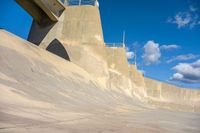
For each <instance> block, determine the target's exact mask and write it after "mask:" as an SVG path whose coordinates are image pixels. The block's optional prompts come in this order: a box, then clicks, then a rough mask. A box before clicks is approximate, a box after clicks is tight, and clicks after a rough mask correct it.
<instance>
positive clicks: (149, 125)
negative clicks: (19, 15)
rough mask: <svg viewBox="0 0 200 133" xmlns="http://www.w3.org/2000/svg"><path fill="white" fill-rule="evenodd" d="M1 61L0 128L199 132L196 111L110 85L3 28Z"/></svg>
mask: <svg viewBox="0 0 200 133" xmlns="http://www.w3.org/2000/svg"><path fill="white" fill-rule="evenodd" d="M0 66H1V67H0V92H1V93H0V132H1V133H27V132H28V133H36V132H39V133H46V132H47V133H66V132H69V133H72V132H76V133H79V132H80V133H88V132H91V133H99V132H109V133H133V132H139V133H188V132H193V133H199V132H200V128H199V123H200V113H198V112H186V111H184V112H182V111H178V110H176V109H174V108H172V109H171V110H166V109H161V108H159V107H158V108H157V107H155V106H152V105H150V104H146V103H144V102H141V101H139V100H137V99H134V98H132V97H129V96H127V95H126V92H125V90H124V91H121V92H118V91H115V90H114V89H113V90H109V89H107V88H105V87H104V86H103V85H102V84H101V83H100V82H98V81H97V80H96V78H95V77H93V76H91V75H90V74H89V73H88V72H86V71H85V70H84V69H82V68H81V67H78V66H77V65H75V64H74V63H71V62H68V61H66V60H64V59H62V58H60V57H58V56H56V55H54V54H51V53H50V52H48V51H46V50H44V49H41V48H40V47H38V46H35V45H34V44H32V43H29V42H27V41H25V40H22V39H20V38H19V37H16V36H14V35H12V34H10V33H8V32H6V31H4V30H0ZM163 87H165V86H163ZM165 96H167V93H166V95H165Z"/></svg>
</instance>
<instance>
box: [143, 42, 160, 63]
mask: <svg viewBox="0 0 200 133" xmlns="http://www.w3.org/2000/svg"><path fill="white" fill-rule="evenodd" d="M160 57H161V53H160V48H159V44H158V43H155V42H154V41H148V42H147V43H146V44H145V46H144V54H143V56H142V58H143V60H144V63H145V65H151V64H156V63H158V62H159V59H160Z"/></svg>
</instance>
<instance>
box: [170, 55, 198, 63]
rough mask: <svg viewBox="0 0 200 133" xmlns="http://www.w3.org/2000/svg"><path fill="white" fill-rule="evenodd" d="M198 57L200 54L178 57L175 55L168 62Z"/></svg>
mask: <svg viewBox="0 0 200 133" xmlns="http://www.w3.org/2000/svg"><path fill="white" fill-rule="evenodd" d="M198 57H199V55H194V54H187V55H179V56H176V57H173V58H171V59H169V60H167V63H171V62H174V61H186V60H191V59H196V58H198Z"/></svg>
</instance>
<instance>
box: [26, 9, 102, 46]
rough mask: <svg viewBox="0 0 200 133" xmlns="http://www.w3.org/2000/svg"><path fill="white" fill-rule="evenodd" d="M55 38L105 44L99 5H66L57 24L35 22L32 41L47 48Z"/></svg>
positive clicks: (31, 32)
mask: <svg viewBox="0 0 200 133" xmlns="http://www.w3.org/2000/svg"><path fill="white" fill-rule="evenodd" d="M54 39H58V40H59V41H61V42H65V43H67V44H91V45H104V38H103V32H102V26H101V20H100V13H99V9H98V7H96V6H66V7H65V11H64V12H63V13H62V15H61V16H60V17H59V18H58V22H57V23H55V24H51V25H45V26H41V25H40V24H38V23H36V22H33V25H32V27H31V31H30V35H29V38H28V40H29V41H30V42H32V43H34V44H37V45H40V46H41V47H42V48H44V49H46V48H47V47H48V45H49V44H50V43H51V41H53V40H54Z"/></svg>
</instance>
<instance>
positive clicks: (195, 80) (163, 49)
mask: <svg viewBox="0 0 200 133" xmlns="http://www.w3.org/2000/svg"><path fill="white" fill-rule="evenodd" d="M99 4H100V13H101V20H102V26H103V32H104V39H105V42H107V43H110V42H122V33H123V31H124V30H125V31H126V46H127V47H128V49H129V50H128V51H127V55H128V56H129V62H130V63H131V62H133V61H134V60H133V58H132V57H133V56H132V55H133V49H134V48H136V49H137V57H138V58H137V62H138V69H140V70H143V71H145V75H146V76H147V77H151V78H154V79H157V80H161V81H164V82H170V83H173V84H176V85H180V86H183V87H193V88H200V1H199V0H123V1H122V0H115V1H114V0H99ZM0 13H1V17H0V27H1V28H4V29H6V30H8V31H10V32H12V33H14V34H16V35H18V36H21V37H22V38H24V39H26V38H27V36H28V32H29V29H30V26H31V22H32V18H31V17H30V16H29V15H28V14H27V13H26V12H25V11H24V10H23V9H21V8H20V7H19V6H18V5H17V4H16V3H15V2H14V0H1V1H0ZM198 60H199V61H198Z"/></svg>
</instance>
